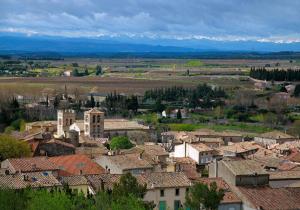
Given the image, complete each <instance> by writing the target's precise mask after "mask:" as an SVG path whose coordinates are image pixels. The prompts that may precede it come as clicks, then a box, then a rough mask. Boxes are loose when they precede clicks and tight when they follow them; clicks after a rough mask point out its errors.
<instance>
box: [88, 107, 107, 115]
mask: <svg viewBox="0 0 300 210" xmlns="http://www.w3.org/2000/svg"><path fill="white" fill-rule="evenodd" d="M84 113H85V114H104V112H101V111H100V110H99V109H97V108H92V109H90V110H88V111H85V112H84Z"/></svg>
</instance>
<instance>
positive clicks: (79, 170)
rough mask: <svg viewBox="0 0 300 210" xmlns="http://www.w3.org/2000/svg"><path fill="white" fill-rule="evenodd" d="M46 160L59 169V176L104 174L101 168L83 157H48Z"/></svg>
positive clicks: (77, 155) (78, 155) (76, 155)
mask: <svg viewBox="0 0 300 210" xmlns="http://www.w3.org/2000/svg"><path fill="white" fill-rule="evenodd" d="M48 160H49V161H50V162H51V163H52V164H54V165H55V166H56V167H57V168H59V176H70V175H85V174H101V173H105V170H104V169H103V168H102V167H101V166H99V165H98V164H97V163H95V162H94V161H93V160H91V159H90V158H88V157H87V156H85V155H80V154H75V155H64V156H57V157H49V158H48Z"/></svg>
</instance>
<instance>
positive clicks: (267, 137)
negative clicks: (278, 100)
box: [254, 131, 297, 147]
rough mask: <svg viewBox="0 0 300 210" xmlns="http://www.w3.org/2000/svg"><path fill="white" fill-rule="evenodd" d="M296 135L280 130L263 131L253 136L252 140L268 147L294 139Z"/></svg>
mask: <svg viewBox="0 0 300 210" xmlns="http://www.w3.org/2000/svg"><path fill="white" fill-rule="evenodd" d="M295 140H297V138H296V137H294V136H291V135H289V134H286V133H283V132H280V131H271V132H267V133H263V134H261V135H260V136H257V137H254V141H255V142H257V143H258V144H261V145H263V146H265V147H270V146H272V145H275V144H283V143H285V142H288V141H295Z"/></svg>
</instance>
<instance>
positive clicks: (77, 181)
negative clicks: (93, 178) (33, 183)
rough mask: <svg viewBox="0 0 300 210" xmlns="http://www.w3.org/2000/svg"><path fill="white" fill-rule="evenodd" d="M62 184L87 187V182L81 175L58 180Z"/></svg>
mask: <svg viewBox="0 0 300 210" xmlns="http://www.w3.org/2000/svg"><path fill="white" fill-rule="evenodd" d="M59 181H60V182H61V183H62V184H68V185H69V186H78V185H88V184H89V183H88V180H87V179H86V178H85V177H84V176H83V175H74V176H64V177H61V178H60V179H59Z"/></svg>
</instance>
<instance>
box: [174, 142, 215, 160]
mask: <svg viewBox="0 0 300 210" xmlns="http://www.w3.org/2000/svg"><path fill="white" fill-rule="evenodd" d="M174 149H175V150H174V153H173V156H174V157H189V158H191V159H193V160H194V161H196V162H197V164H199V165H204V164H208V163H210V162H211V161H212V160H213V154H214V150H213V149H212V148H210V147H208V146H206V145H205V144H203V143H186V142H184V143H183V144H180V145H176V146H175V148H174Z"/></svg>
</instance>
